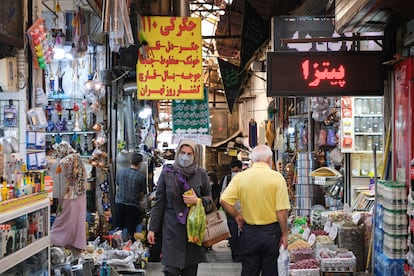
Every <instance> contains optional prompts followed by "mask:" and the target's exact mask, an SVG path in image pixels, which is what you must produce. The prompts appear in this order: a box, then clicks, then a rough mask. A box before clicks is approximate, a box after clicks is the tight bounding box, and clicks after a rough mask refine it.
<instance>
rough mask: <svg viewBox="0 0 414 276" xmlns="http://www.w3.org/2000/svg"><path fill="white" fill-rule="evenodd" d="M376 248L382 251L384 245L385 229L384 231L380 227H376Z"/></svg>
mask: <svg viewBox="0 0 414 276" xmlns="http://www.w3.org/2000/svg"><path fill="white" fill-rule="evenodd" d="M374 241H375V244H374V247H375V250H377V251H379V252H381V251H382V249H383V246H384V231H382V230H381V229H380V228H378V227H375V239H374Z"/></svg>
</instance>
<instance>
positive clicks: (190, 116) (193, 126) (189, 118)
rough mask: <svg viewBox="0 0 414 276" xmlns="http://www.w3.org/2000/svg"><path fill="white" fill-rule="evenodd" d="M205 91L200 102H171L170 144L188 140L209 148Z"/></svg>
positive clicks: (208, 114) (208, 116)
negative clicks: (171, 125)
mask: <svg viewBox="0 0 414 276" xmlns="http://www.w3.org/2000/svg"><path fill="white" fill-rule="evenodd" d="M207 93H208V91H207V89H204V94H206V95H205V97H204V99H202V100H174V101H173V102H172V117H173V120H172V121H173V128H172V132H173V134H172V143H173V144H178V143H179V141H180V140H181V139H184V138H189V139H193V140H194V141H196V143H198V144H200V145H206V146H211V141H212V137H211V135H210V112H209V108H208V97H207Z"/></svg>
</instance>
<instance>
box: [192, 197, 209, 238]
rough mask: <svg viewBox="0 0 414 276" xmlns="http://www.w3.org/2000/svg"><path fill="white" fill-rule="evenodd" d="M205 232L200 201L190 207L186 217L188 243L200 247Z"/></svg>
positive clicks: (202, 207)
mask: <svg viewBox="0 0 414 276" xmlns="http://www.w3.org/2000/svg"><path fill="white" fill-rule="evenodd" d="M205 230H206V212H205V211H204V206H203V204H202V203H201V200H199V201H197V203H196V204H194V205H192V206H191V207H190V211H189V212H188V216H187V236H188V241H189V242H191V243H194V244H197V245H199V246H202V244H203V240H204V231H205Z"/></svg>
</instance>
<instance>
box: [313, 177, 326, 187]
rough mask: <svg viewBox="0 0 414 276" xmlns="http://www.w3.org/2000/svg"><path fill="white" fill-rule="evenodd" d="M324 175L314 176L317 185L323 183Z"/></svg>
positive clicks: (324, 181) (324, 180)
mask: <svg viewBox="0 0 414 276" xmlns="http://www.w3.org/2000/svg"><path fill="white" fill-rule="evenodd" d="M325 183H326V177H324V176H315V184H317V185H325Z"/></svg>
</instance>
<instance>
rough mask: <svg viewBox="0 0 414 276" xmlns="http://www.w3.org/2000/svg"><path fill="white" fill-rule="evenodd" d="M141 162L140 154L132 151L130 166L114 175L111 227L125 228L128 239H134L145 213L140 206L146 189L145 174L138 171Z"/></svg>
mask: <svg viewBox="0 0 414 276" xmlns="http://www.w3.org/2000/svg"><path fill="white" fill-rule="evenodd" d="M141 162H142V155H141V154H140V153H133V154H132V155H131V165H130V167H129V168H126V169H123V170H121V171H119V173H118V175H117V177H116V188H117V189H116V195H115V210H114V215H113V218H112V221H113V224H112V228H113V229H116V228H118V229H121V230H122V229H124V228H127V230H128V238H129V239H134V232H135V229H136V227H137V225H138V224H139V223H141V221H142V218H143V217H144V215H145V210H143V209H142V208H141V206H140V202H141V201H142V200H143V198H144V196H145V194H146V191H147V188H146V181H145V176H144V175H143V174H142V173H141V172H140V171H139V168H140V166H141Z"/></svg>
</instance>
